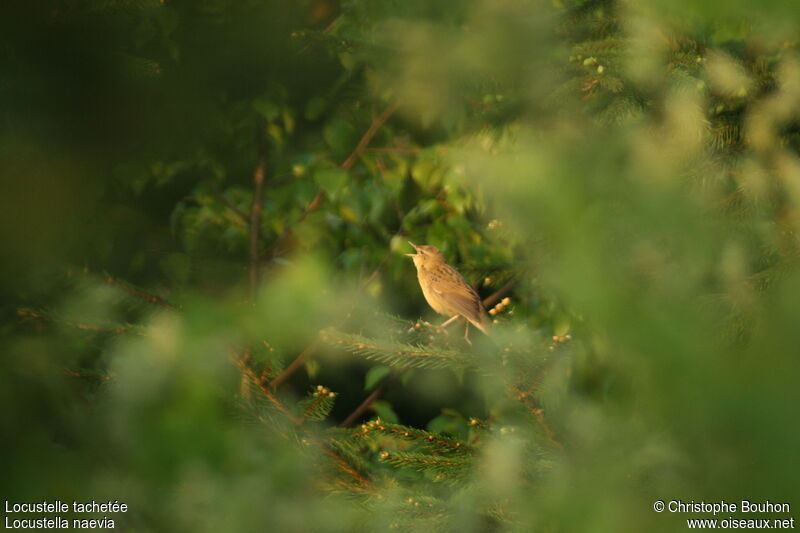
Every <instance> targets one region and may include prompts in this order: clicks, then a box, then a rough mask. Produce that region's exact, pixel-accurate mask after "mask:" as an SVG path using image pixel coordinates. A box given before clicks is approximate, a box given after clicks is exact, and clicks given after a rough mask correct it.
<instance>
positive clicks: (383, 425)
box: [358, 419, 476, 454]
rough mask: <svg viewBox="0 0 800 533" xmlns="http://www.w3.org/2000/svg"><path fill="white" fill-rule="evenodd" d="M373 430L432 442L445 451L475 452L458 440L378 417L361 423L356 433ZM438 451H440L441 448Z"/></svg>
mask: <svg viewBox="0 0 800 533" xmlns="http://www.w3.org/2000/svg"><path fill="white" fill-rule="evenodd" d="M373 432H377V433H383V434H389V435H395V436H398V437H401V438H403V439H406V440H409V441H416V442H419V443H421V444H423V445H429V444H434V445H436V446H438V447H440V448H445V449H446V451H447V452H453V451H459V452H461V451H463V452H464V453H468V454H474V453H476V451H475V449H473V448H472V447H470V446H468V445H465V444H463V443H462V442H460V441H458V440H455V439H452V438H449V437H445V436H444V435H439V434H436V433H431V432H429V431H424V430H422V429H417V428H412V427H408V426H403V425H400V424H392V423H389V422H382V421H381V420H380V419H378V420H373V421H371V422H368V423H366V424H362V425H361V431H360V432H359V433H358V435H361V436H368V435H369V434H370V433H373ZM439 451H440V452H441V450H439Z"/></svg>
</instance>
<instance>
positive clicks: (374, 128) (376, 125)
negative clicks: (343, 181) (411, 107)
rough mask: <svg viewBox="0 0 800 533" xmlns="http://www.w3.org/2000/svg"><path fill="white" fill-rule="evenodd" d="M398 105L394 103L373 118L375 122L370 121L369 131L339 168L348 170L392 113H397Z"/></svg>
mask: <svg viewBox="0 0 800 533" xmlns="http://www.w3.org/2000/svg"><path fill="white" fill-rule="evenodd" d="M397 106H398V103H397V102H394V103H393V104H391V105H390V106H389V107H387V108H386V109H385V110H384V111H383V113H381V114H380V115H378V116H377V117H375V120H373V121H372V124H371V125H370V127H369V129H367V131H366V132H365V133H364V135H363V136H362V137H361V140H360V141H358V144H357V145H356V147H355V149H354V150H353V152H352V153H351V154H350V155H349V156H347V159H345V160H344V162H343V163H342V165H341V167H342V169H343V170H350V169H351V168H352V167H353V165H354V164H355V162H356V160H357V159H358V157H359V156H360V155H361V153H362V152H363V151H364V150H365V149H366V148H367V146H369V143H370V142H372V138H373V137H375V134H376V133H378V130H379V129H381V127H382V126H383V125H384V124H385V123H386V121H387V120H389V118H390V117H391V116H392V115H394V112H395V111H397Z"/></svg>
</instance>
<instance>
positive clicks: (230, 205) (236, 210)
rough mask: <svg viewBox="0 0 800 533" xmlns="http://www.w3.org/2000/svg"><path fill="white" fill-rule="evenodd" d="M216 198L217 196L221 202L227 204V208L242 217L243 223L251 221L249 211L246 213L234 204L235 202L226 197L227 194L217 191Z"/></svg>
mask: <svg viewBox="0 0 800 533" xmlns="http://www.w3.org/2000/svg"><path fill="white" fill-rule="evenodd" d="M214 198H216V199H217V200H219V201H220V202H222V203H223V204H225V207H227V208H228V209H230V210H231V211H232V212H233V213H235V214H236V216H237V217H238V218H239V219H240V222H241V223H242V224H247V223H248V222H249V221H250V216H249V215H248V214H247V213H245V212H244V211H242V210H241V209H239V208H238V207H237V206H236V204H234V203H233V202H231V201H230V200H228V199H227V198H225V196H223V195H222V194H220V193H215V194H214Z"/></svg>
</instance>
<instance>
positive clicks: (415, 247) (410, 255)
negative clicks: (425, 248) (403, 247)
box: [403, 241, 417, 257]
mask: <svg viewBox="0 0 800 533" xmlns="http://www.w3.org/2000/svg"><path fill="white" fill-rule="evenodd" d="M408 244H410V245H411V246H413V247H414V249H415V250H416V249H417V245H416V244H414V243H413V242H411V241H408ZM403 255H407V256H408V257H414V256H415V255H417V254H403Z"/></svg>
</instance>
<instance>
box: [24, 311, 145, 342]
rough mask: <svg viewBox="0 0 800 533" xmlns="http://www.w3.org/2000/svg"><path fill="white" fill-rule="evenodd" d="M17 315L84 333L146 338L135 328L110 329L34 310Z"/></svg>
mask: <svg viewBox="0 0 800 533" xmlns="http://www.w3.org/2000/svg"><path fill="white" fill-rule="evenodd" d="M17 315H18V316H19V317H20V318H29V319H36V320H43V321H46V322H53V323H55V324H63V325H65V326H69V327H71V328H75V329H80V330H83V331H94V332H96V333H113V334H115V335H139V336H142V337H144V333H142V332H141V331H137V330H136V328H134V327H133V326H116V327H108V326H99V325H97V324H85V323H82V322H73V321H71V320H63V319H60V318H56V317H54V316H52V315H49V314H47V313H44V312H41V311H34V310H32V309H18V310H17Z"/></svg>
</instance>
